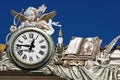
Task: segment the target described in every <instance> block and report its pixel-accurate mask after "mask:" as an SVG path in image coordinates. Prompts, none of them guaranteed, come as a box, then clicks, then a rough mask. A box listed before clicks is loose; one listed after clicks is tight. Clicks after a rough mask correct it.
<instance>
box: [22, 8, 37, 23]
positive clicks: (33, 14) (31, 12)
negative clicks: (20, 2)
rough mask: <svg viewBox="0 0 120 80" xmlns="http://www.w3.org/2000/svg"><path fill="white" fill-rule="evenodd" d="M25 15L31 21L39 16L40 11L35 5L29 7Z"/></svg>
mask: <svg viewBox="0 0 120 80" xmlns="http://www.w3.org/2000/svg"><path fill="white" fill-rule="evenodd" d="M24 15H25V17H26V18H27V19H28V20H30V21H34V20H35V19H36V18H37V15H38V11H37V9H36V8H34V7H29V8H28V9H26V11H25V12H24Z"/></svg>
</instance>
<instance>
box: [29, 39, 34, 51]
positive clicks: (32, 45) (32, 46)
mask: <svg viewBox="0 0 120 80" xmlns="http://www.w3.org/2000/svg"><path fill="white" fill-rule="evenodd" d="M34 42H35V39H33V41H32V42H31V45H30V48H29V50H30V51H31V50H32V48H34V47H35V45H34Z"/></svg>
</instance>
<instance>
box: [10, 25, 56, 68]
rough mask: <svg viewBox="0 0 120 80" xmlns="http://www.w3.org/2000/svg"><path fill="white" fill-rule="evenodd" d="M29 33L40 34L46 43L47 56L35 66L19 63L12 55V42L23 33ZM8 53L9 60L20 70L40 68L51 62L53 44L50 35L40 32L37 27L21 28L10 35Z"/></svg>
mask: <svg viewBox="0 0 120 80" xmlns="http://www.w3.org/2000/svg"><path fill="white" fill-rule="evenodd" d="M30 31H33V32H37V33H40V34H41V35H42V36H43V37H44V38H45V39H46V41H47V43H48V53H47V55H46V56H45V57H44V59H43V60H42V61H40V62H38V63H37V64H32V65H30V64H25V63H23V62H21V61H19V60H18V59H17V58H16V57H15V55H14V54H15V53H14V47H13V46H14V42H15V40H16V39H17V37H18V36H20V35H21V34H22V33H24V32H30ZM8 52H9V56H10V58H11V60H12V61H13V62H14V63H15V64H16V65H17V66H19V67H21V68H24V69H36V68H42V67H44V66H45V65H47V64H48V63H49V62H50V61H51V59H52V57H53V55H54V42H53V40H52V38H51V36H50V35H48V34H46V33H45V32H44V31H43V30H41V29H39V28H37V27H23V28H20V29H18V30H17V31H15V32H14V33H13V34H12V35H11V37H10V40H9V48H8Z"/></svg>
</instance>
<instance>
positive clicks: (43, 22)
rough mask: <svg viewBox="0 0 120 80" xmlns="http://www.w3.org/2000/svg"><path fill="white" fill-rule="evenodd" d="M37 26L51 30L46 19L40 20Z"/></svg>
mask: <svg viewBox="0 0 120 80" xmlns="http://www.w3.org/2000/svg"><path fill="white" fill-rule="evenodd" d="M37 27H38V28H41V29H46V30H49V26H48V25H47V22H46V21H40V22H38V24H37Z"/></svg>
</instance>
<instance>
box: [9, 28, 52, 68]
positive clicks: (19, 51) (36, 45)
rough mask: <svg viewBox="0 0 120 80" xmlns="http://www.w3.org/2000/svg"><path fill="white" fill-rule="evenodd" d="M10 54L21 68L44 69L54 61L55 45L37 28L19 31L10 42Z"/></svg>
mask: <svg viewBox="0 0 120 80" xmlns="http://www.w3.org/2000/svg"><path fill="white" fill-rule="evenodd" d="M7 51H8V53H9V56H10V57H11V59H12V60H13V62H14V63H15V64H16V65H18V66H19V67H21V68H25V69H36V68H39V67H40V68H42V67H43V66H45V65H46V64H48V62H49V61H50V60H51V59H52V56H53V52H54V45H53V41H52V39H51V37H50V36H49V35H47V34H46V33H45V32H44V31H43V30H40V29H38V28H36V27H24V28H21V29H19V30H17V31H16V32H15V33H13V35H12V36H11V38H10V40H9V48H8V50H7Z"/></svg>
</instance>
